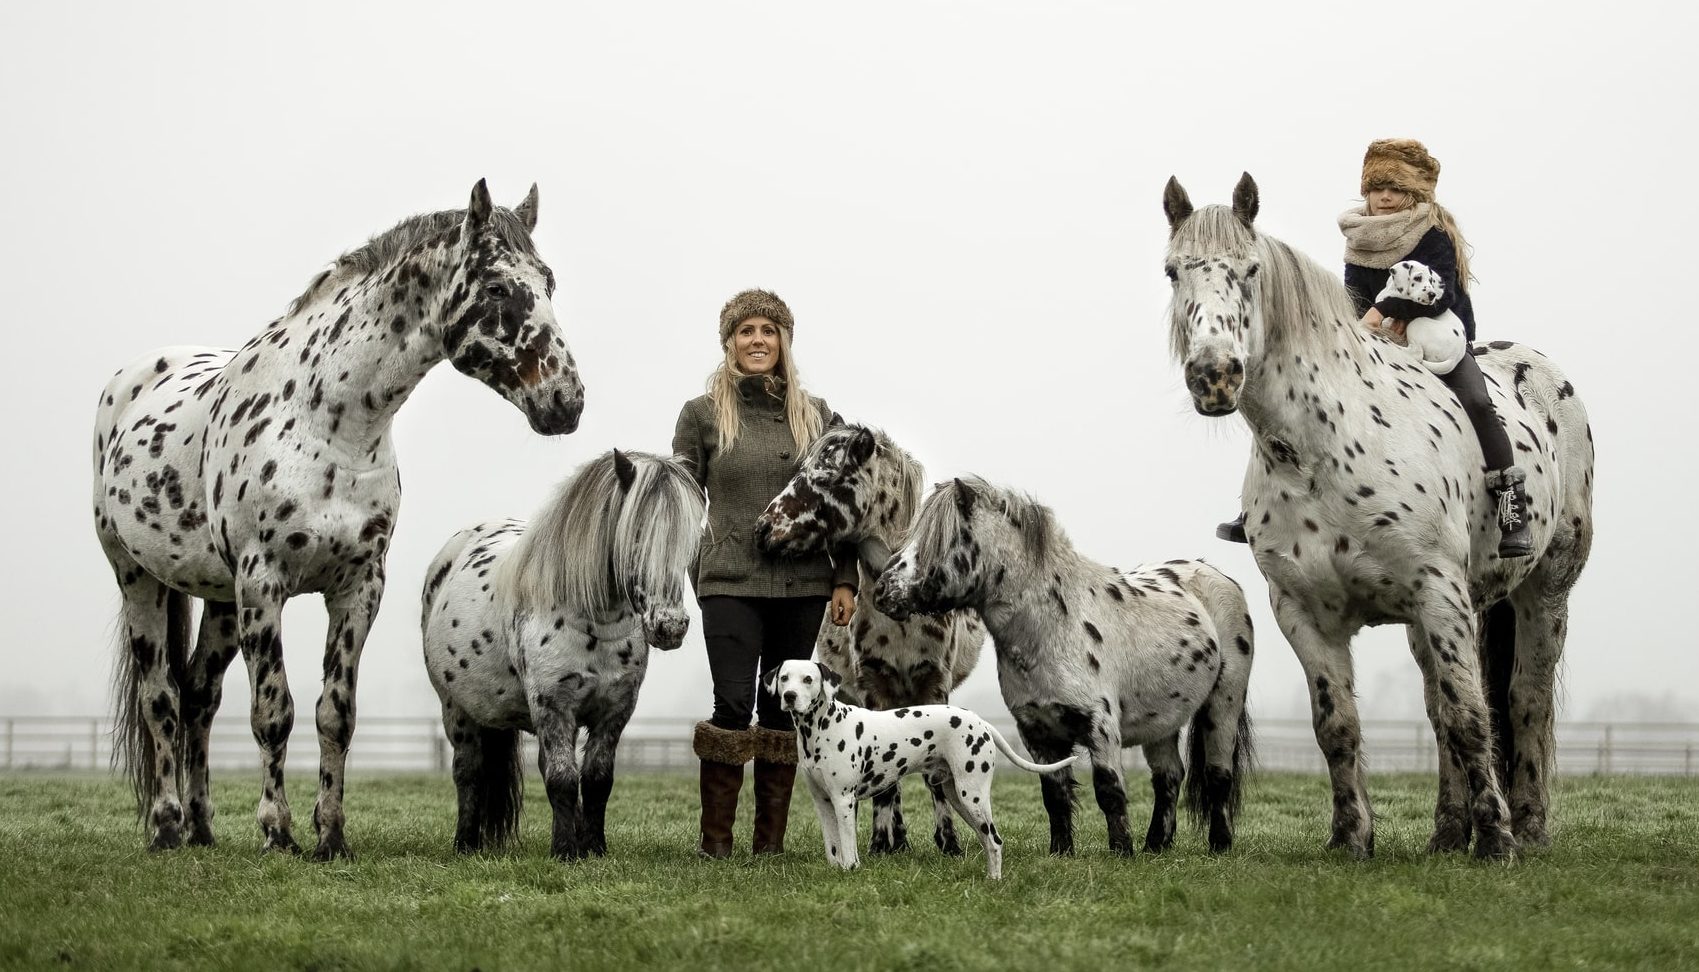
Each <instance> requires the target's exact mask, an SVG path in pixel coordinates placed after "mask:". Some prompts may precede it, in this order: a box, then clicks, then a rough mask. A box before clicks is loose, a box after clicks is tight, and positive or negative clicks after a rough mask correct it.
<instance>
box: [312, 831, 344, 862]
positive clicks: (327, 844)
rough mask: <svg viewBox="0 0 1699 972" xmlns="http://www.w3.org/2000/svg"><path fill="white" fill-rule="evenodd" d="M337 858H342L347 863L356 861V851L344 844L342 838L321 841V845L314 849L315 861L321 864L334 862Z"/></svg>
mask: <svg viewBox="0 0 1699 972" xmlns="http://www.w3.org/2000/svg"><path fill="white" fill-rule="evenodd" d="M337 858H341V859H342V860H345V861H351V860H353V859H354V851H353V850H352V849H350V848H349V846H348V844H347V843H346V842H344V841H343V840H342V838H341V837H337V838H336V839H334V840H332V839H329V838H326V839H321V840H320V841H319V845H318V846H317V847H315V848H313V860H315V861H317V862H318V863H320V864H323V863H325V862H327V861H334V860H336V859H337Z"/></svg>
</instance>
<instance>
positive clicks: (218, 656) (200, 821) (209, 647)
mask: <svg viewBox="0 0 1699 972" xmlns="http://www.w3.org/2000/svg"><path fill="white" fill-rule="evenodd" d="M237 647H238V645H237V639H236V605H235V604H232V603H230V602H228V601H206V602H204V604H203V606H202V609H201V626H200V634H199V635H197V636H196V637H195V653H194V655H193V656H192V657H191V658H190V659H189V668H188V684H187V685H185V686H184V688H183V731H184V733H185V734H186V736H185V738H184V740H183V762H184V763H185V764H186V765H185V767H184V769H185V772H186V775H187V779H188V789H189V792H188V798H189V807H188V809H189V843H190V844H196V845H200V846H203V847H211V846H212V845H213V836H212V818H213V815H214V812H215V811H214V810H213V805H212V790H211V781H210V779H209V770H208V766H207V764H208V760H209V759H210V758H211V750H212V746H211V736H212V720H213V717H214V716H216V715H217V714H218V706H219V703H220V702H222V701H223V699H224V673H225V671H226V670H227V669H229V667H230V662H231V661H232V660H233V659H234V658H235V657H236V651H237Z"/></svg>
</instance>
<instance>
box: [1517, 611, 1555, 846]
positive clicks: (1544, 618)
mask: <svg viewBox="0 0 1699 972" xmlns="http://www.w3.org/2000/svg"><path fill="white" fill-rule="evenodd" d="M1511 604H1512V606H1513V607H1514V608H1515V611H1516V614H1515V626H1516V630H1515V645H1516V660H1515V664H1514V666H1513V667H1512V669H1511V676H1510V699H1509V713H1508V721H1509V723H1510V725H1511V727H1512V737H1511V742H1512V748H1511V751H1510V752H1509V753H1507V754H1506V755H1507V757H1508V761H1509V769H1508V771H1507V773H1506V776H1505V778H1504V783H1505V786H1506V787H1507V789H1508V790H1509V791H1510V792H1509V797H1510V827H1511V833H1513V834H1514V835H1515V836H1516V840H1517V842H1518V843H1519V844H1522V845H1525V846H1533V847H1545V846H1548V845H1550V844H1551V832H1550V831H1549V830H1548V829H1547V815H1548V813H1549V811H1550V792H1549V782H1550V779H1551V774H1552V771H1553V768H1554V767H1555V765H1556V761H1557V748H1556V739H1555V732H1554V722H1555V719H1556V711H1555V710H1556V699H1557V667H1558V662H1559V660H1560V659H1561V658H1562V657H1563V643H1564V639H1565V637H1566V636H1567V635H1568V633H1569V600H1568V597H1567V595H1559V596H1550V595H1544V594H1542V593H1540V592H1539V591H1537V590H1536V589H1534V588H1533V587H1532V586H1531V585H1528V584H1524V585H1523V587H1521V588H1518V589H1517V590H1516V591H1514V592H1512V594H1511Z"/></svg>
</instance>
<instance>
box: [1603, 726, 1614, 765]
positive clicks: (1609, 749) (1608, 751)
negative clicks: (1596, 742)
mask: <svg viewBox="0 0 1699 972" xmlns="http://www.w3.org/2000/svg"><path fill="white" fill-rule="evenodd" d="M1615 728H1616V726H1614V725H1613V724H1611V723H1609V722H1607V723H1605V773H1606V774H1609V773H1610V771H1611V757H1612V756H1613V755H1615V752H1614V750H1615V747H1614V746H1612V744H1611V737H1612V735H1613V730H1615Z"/></svg>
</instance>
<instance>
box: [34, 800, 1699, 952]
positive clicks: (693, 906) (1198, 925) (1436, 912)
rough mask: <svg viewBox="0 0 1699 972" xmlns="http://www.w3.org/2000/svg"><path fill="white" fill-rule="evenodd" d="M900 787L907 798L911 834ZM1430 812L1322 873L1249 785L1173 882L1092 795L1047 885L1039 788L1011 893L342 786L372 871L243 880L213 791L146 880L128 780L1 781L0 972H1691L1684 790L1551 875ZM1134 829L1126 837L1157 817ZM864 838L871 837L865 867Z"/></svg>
mask: <svg viewBox="0 0 1699 972" xmlns="http://www.w3.org/2000/svg"><path fill="white" fill-rule="evenodd" d="M910 783H911V784H914V781H912V780H911V781H910ZM1139 783H1140V788H1139V790H1138V791H1137V792H1138V793H1139V794H1143V793H1144V792H1146V791H1145V790H1144V788H1143V781H1142V780H1141V781H1139ZM915 786H916V788H913V789H909V790H906V791H905V798H906V799H907V800H909V801H910V803H911V806H912V807H914V808H917V809H921V810H922V813H921V814H920V816H921V817H923V818H924V817H926V816H927V813H926V812H925V810H924V806H925V805H924V803H922V802H921V798H922V797H923V795H924V794H923V791H921V790H919V789H918V788H917V787H918V784H915ZM1432 787H1433V784H1432V781H1430V780H1429V779H1428V778H1426V777H1419V776H1380V777H1375V778H1374V781H1373V783H1372V793H1373V795H1374V797H1375V801H1376V810H1377V812H1378V814H1379V824H1378V829H1377V836H1376V844H1377V849H1378V856H1377V857H1376V858H1375V859H1374V860H1373V861H1370V862H1366V863H1363V862H1357V861H1352V860H1349V859H1347V858H1345V857H1343V856H1341V855H1338V854H1335V853H1330V852H1326V851H1324V850H1323V849H1322V843H1323V841H1324V839H1325V838H1326V828H1327V821H1326V816H1325V813H1326V808H1327V806H1328V795H1327V784H1326V781H1325V780H1324V779H1323V778H1321V777H1315V776H1297V775H1280V774H1265V775H1261V776H1258V777H1256V778H1255V780H1254V783H1253V785H1252V787H1251V789H1250V791H1249V794H1248V798H1247V803H1246V810H1245V813H1244V816H1243V817H1242V819H1241V826H1240V830H1239V843H1238V846H1237V847H1236V848H1235V850H1234V851H1233V853H1231V854H1229V855H1226V856H1222V857H1211V856H1210V855H1208V854H1207V853H1205V852H1204V850H1203V848H1202V842H1201V840H1200V838H1199V837H1198V835H1196V834H1195V833H1192V832H1190V831H1182V833H1181V835H1180V839H1179V840H1178V841H1177V843H1176V846H1175V849H1174V850H1173V851H1171V852H1170V853H1168V854H1165V855H1162V856H1160V857H1153V856H1149V855H1141V856H1139V857H1135V858H1131V859H1121V858H1116V857H1113V856H1111V855H1110V854H1109V853H1108V851H1107V848H1106V842H1105V837H1104V828H1103V822H1102V817H1101V815H1099V814H1098V813H1097V811H1096V808H1095V807H1094V806H1092V804H1091V797H1090V791H1089V785H1088V786H1086V787H1083V788H1082V791H1081V792H1082V796H1083V797H1084V801H1085V803H1084V805H1083V806H1082V807H1081V810H1080V814H1079V817H1078V818H1077V819H1078V821H1079V835H1080V841H1079V843H1080V846H1081V853H1080V854H1079V855H1078V856H1077V857H1074V858H1072V859H1053V858H1051V857H1049V856H1048V855H1047V854H1046V853H1045V848H1046V847H1047V846H1048V836H1047V835H1048V829H1047V825H1046V822H1045V818H1044V813H1043V810H1042V808H1041V807H1040V805H1039V799H1038V785H1037V782H1036V781H1035V780H1033V779H1028V778H1024V777H1022V776H1017V775H1005V776H1002V777H999V782H998V785H997V789H996V791H995V793H996V801H997V803H996V809H997V816H998V824H999V827H1000V829H1001V830H1002V832H1003V834H1004V836H1005V839H1006V840H1007V841H1008V845H1007V853H1006V856H1005V861H1004V875H1005V878H1004V880H1003V881H1002V882H1000V883H998V884H992V883H989V882H987V881H986V880H985V875H984V861H983V859H982V858H981V857H980V856H979V851H978V847H977V846H974V847H972V848H971V849H970V851H969V853H968V856H967V857H966V858H964V859H947V858H944V857H942V856H941V855H940V854H938V853H937V852H936V851H935V850H933V849H932V848H931V846H930V842H929V841H925V846H924V847H922V848H919V849H917V850H915V851H913V852H911V853H909V854H906V855H903V856H901V857H899V858H886V859H880V860H874V861H870V862H868V863H867V864H866V865H865V866H864V867H863V868H862V869H861V870H859V871H856V872H853V873H848V874H844V873H839V872H836V871H833V870H830V869H828V867H827V865H826V863H825V860H824V855H823V853H822V851H821V848H820V844H819V828H818V825H817V824H816V823H815V820H814V812H813V807H812V804H810V803H809V801H808V800H807V799H806V796H805V795H804V794H800V793H799V794H798V799H797V800H796V801H795V802H794V803H793V807H792V822H791V835H790V838H789V840H788V844H789V847H790V852H789V853H788V854H786V855H784V856H783V857H780V858H762V859H759V860H757V859H754V858H751V857H750V856H748V853H747V846H748V842H747V835H748V826H747V821H745V823H744V826H743V827H742V828H741V829H740V833H739V838H738V839H739V850H740V854H739V855H738V856H737V857H734V858H733V859H732V860H730V861H720V862H709V861H700V860H697V859H696V857H695V856H694V853H693V846H694V844H693V841H694V838H695V819H696V818H695V812H696V792H695V780H694V778H693V777H685V776H677V775H667V776H650V775H635V774H632V775H627V776H625V777H623V778H621V779H620V780H619V782H618V783H617V785H616V787H615V790H614V796H613V803H612V805H611V806H610V808H609V814H608V818H609V833H608V839H609V844H610V848H609V856H608V857H607V858H605V859H600V860H592V861H589V862H585V863H582V864H576V865H563V864H559V863H556V862H554V861H552V860H550V859H549V858H548V856H547V849H548V837H547V829H546V828H547V824H548V804H547V802H546V800H545V799H544V798H543V795H542V792H541V788H540V785H539V784H537V783H536V782H535V781H533V783H532V786H531V789H530V791H529V792H528V793H527V795H526V804H527V812H526V815H525V821H524V837H523V842H522V843H521V844H520V845H519V846H518V847H517V848H515V849H513V850H510V851H508V852H506V853H501V854H497V855H490V856H481V857H472V858H461V857H458V856H456V855H455V854H454V853H452V851H451V850H450V837H451V833H452V828H453V816H454V810H453V791H452V787H451V784H450V782H449V781H448V779H447V778H446V777H443V776H368V777H361V778H356V779H354V780H353V781H352V782H351V784H350V787H349V800H348V806H349V821H350V827H349V836H350V840H351V842H352V843H353V845H354V847H355V849H356V851H357V852H358V853H359V855H360V857H359V859H358V860H357V861H355V862H354V863H337V864H331V865H316V864H313V863H311V862H310V861H308V860H306V859H303V858H290V857H282V856H267V857H261V856H260V855H259V854H258V853H257V848H258V844H259V840H258V834H257V830H256V828H255V826H254V824H253V820H252V813H253V799H254V796H255V794H256V792H257V782H256V781H255V780H251V779H248V778H246V775H245V774H234V773H228V772H227V773H224V774H223V780H222V782H221V783H220V784H218V786H217V789H216V791H215V796H216V797H217V799H218V801H219V803H218V806H219V807H220V815H219V817H218V820H217V832H218V839H219V842H220V843H219V846H218V847H217V848H216V849H211V850H204V849H202V850H186V851H177V852H174V853H170V854H163V855H152V854H148V853H147V852H145V851H144V850H143V844H144V839H143V834H142V831H141V828H140V825H139V824H138V823H137V822H136V820H135V818H134V816H133V814H132V813H131V811H130V808H129V804H128V792H127V790H126V788H125V786H124V784H123V783H122V782H121V781H120V780H118V779H117V778H111V777H105V776H83V777H74V776H72V777H66V776H36V775H14V776H0V967H4V968H89V969H111V968H149V969H166V968H232V969H320V970H330V969H366V968H374V969H376V968H384V969H388V968H394V969H413V968H419V969H435V968H445V969H466V968H473V967H478V968H482V969H486V970H494V969H519V968H549V969H580V968H630V969H644V970H651V969H671V968H684V969H717V968H736V969H786V970H789V972H797V970H805V969H830V970H837V969H905V968H912V969H927V970H947V969H1043V970H1046V972H1060V970H1064V969H1092V970H1100V969H1106V968H1113V969H1119V968H1137V967H1161V968H1200V969H1218V968H1228V967H1251V968H1290V969H1306V970H1309V969H1326V968H1341V969H1377V970H1379V969H1394V968H1431V969H1447V970H1457V969H1477V968H1548V967H1550V968H1676V967H1683V966H1685V967H1688V968H1692V967H1694V966H1695V965H1699V847H1696V843H1699V780H1672V779H1640V778H1567V779H1563V780H1561V785H1560V787H1559V789H1558V792H1557V796H1556V800H1557V812H1556V829H1557V841H1558V842H1557V845H1556V846H1555V847H1554V848H1553V849H1551V850H1549V851H1546V852H1543V853H1540V854H1537V855H1531V856H1528V857H1525V858H1523V859H1522V860H1520V861H1518V862H1517V863H1515V864H1511V865H1502V864H1499V865H1493V864H1482V863H1479V862H1476V861H1474V860H1472V859H1470V858H1466V857H1459V856H1446V857H1437V858H1436V857H1430V856H1428V855H1427V854H1425V853H1423V851H1422V847H1423V844H1424V842H1425V841H1426V839H1427V834H1428V825H1427V821H1428V818H1429V814H1430V813H1431V812H1432V799H1431V793H1432ZM291 792H292V793H293V794H295V795H296V799H297V801H298V802H297V803H296V815H297V819H298V820H302V819H305V818H307V817H309V816H310V812H311V806H312V796H311V794H312V790H311V779H310V778H302V779H299V780H293V781H292V782H291ZM747 795H748V791H747V789H746V790H745V802H746V803H747ZM745 811H746V814H747V808H745ZM1133 812H1134V816H1135V829H1136V830H1137V831H1138V832H1142V830H1143V823H1144V821H1143V820H1141V819H1138V817H1139V815H1141V814H1143V813H1146V812H1148V797H1142V796H1136V797H1135V798H1134V805H1133ZM914 816H915V815H914V814H912V813H911V820H912V819H913V818H914ZM867 825H868V824H867V812H866V810H865V809H864V811H863V813H862V840H863V846H864V847H865V846H866V844H865V842H866V832H867V831H866V828H867ZM298 835H299V836H300V837H301V838H302V840H303V843H306V842H308V841H309V840H310V833H308V832H304V831H300V830H298ZM923 839H924V835H923Z"/></svg>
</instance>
